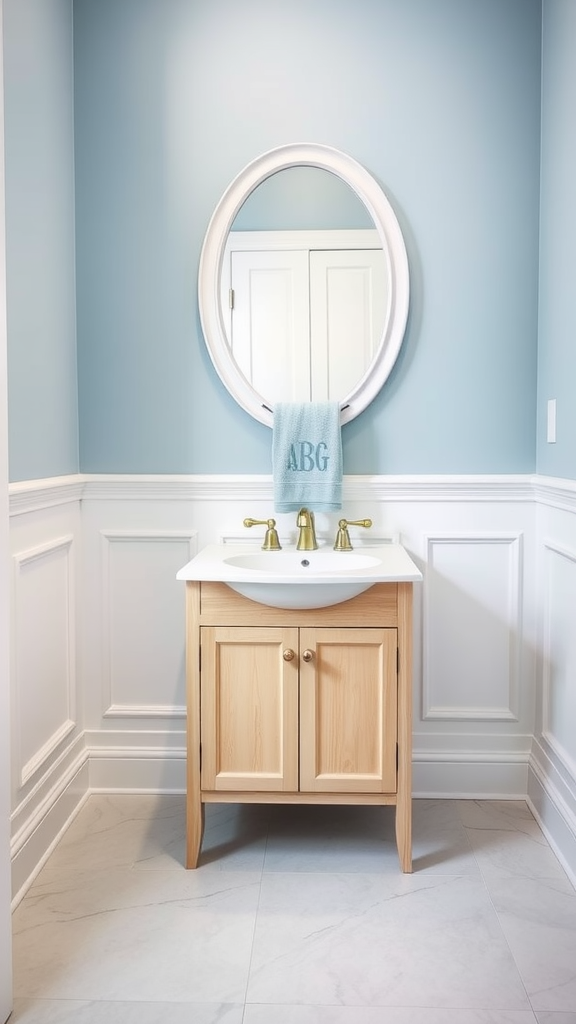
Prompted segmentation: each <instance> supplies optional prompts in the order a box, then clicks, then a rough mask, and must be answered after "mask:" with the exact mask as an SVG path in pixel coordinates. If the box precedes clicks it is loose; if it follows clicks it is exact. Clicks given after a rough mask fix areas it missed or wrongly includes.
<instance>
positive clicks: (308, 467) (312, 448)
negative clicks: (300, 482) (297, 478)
mask: <svg viewBox="0 0 576 1024" xmlns="http://www.w3.org/2000/svg"><path fill="white" fill-rule="evenodd" d="M329 458H330V456H329V455H328V445H327V444H326V443H325V441H319V442H318V444H317V445H313V444H312V442H311V441H297V442H296V444H294V443H293V444H291V445H290V450H289V452H288V464H287V466H286V468H287V470H288V471H289V472H293V473H310V472H311V471H312V470H313V469H317V470H319V471H320V473H324V472H325V471H326V467H327V466H328V461H329Z"/></svg>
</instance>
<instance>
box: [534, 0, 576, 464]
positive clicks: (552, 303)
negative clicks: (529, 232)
mask: <svg viewBox="0 0 576 1024" xmlns="http://www.w3.org/2000/svg"><path fill="white" fill-rule="evenodd" d="M542 54H543V61H542V64H543V69H542V199H541V250H540V251H541V277H540V325H539V336H540V341H539V368H538V471H539V472H540V473H544V474H547V475H549V476H558V477H568V478H570V479H575V478H576V303H575V300H574V296H575V290H576V273H575V268H576V260H575V258H574V239H575V238H576V187H575V182H576V4H575V3H574V0H545V3H544V19H543V47H542ZM549 398H555V399H556V409H557V433H556V437H557V440H556V443H555V444H548V443H547V440H546V408H547V402H548V399H549Z"/></svg>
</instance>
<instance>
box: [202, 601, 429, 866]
mask: <svg viewBox="0 0 576 1024" xmlns="http://www.w3.org/2000/svg"><path fill="white" fill-rule="evenodd" d="M186 595H187V597H186V600H187V678H188V764H187V768H188V778H187V819H188V823H187V860H186V863H187V866H188V867H191V868H193V867H195V866H196V864H197V862H198V856H199V852H200V845H201V841H202V825H203V813H202V812H203V805H204V804H205V803H206V802H213V801H221V802H241V801H242V802H274V803H343V804H346V803H348V804H354V803H365V804H366V803H367V804H375V805H377V804H393V805H395V807H396V838H397V845H398V853H399V857H400V863H401V867H402V870H403V871H411V870H412V865H411V643H412V640H411V623H412V584H411V583H385V584H377V585H375V586H374V587H372V588H371V589H370V590H368V591H366V592H365V593H364V594H361V595H360V596H359V597H356V598H354V599H352V600H351V601H346V602H344V603H343V604H340V605H334V606H332V607H330V608H321V609H311V610H307V611H293V610H283V609H277V608H268V607H266V606H263V605H258V604H256V603H254V602H253V601H249V600H248V599H247V598H244V597H241V596H240V595H239V594H236V593H235V592H234V591H232V590H230V589H229V588H228V587H226V585H225V584H221V583H206V582H196V581H190V582H188V583H187V584H186Z"/></svg>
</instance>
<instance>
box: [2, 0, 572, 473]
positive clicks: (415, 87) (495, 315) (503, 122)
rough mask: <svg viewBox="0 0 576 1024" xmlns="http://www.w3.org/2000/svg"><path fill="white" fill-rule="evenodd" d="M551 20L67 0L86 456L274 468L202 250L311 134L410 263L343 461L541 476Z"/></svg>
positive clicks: (417, 6) (365, 5)
mask: <svg viewBox="0 0 576 1024" xmlns="http://www.w3.org/2000/svg"><path fill="white" fill-rule="evenodd" d="M12 2H14V0H12ZM570 2H571V0H568V4H569V3H570ZM540 25H541V5H540V2H539V0H276V2H271V0H242V2H240V0H75V2H74V45H75V140H76V189H77V280H78V290H77V297H78V360H79V395H80V465H81V469H82V470H83V471H86V472H182V473H187V472H197V473H210V472H214V473H228V472H232V473H238V472H256V473H268V472H269V471H270V440H271V437H270V431H269V430H268V429H267V428H266V427H263V426H262V425H260V424H256V423H254V422H253V421H252V420H251V419H250V418H249V417H248V416H247V415H246V414H245V413H244V412H242V411H241V410H240V409H239V408H237V407H236V405H235V404H234V402H233V401H232V400H231V399H230V398H229V396H228V395H227V393H226V391H225V390H224V388H223V386H222V385H221V383H220V381H219V380H218V378H217V377H216V375H215V372H214V371H213V369H212V365H211V363H210V362H209V359H208V356H207V354H206V352H205V349H204V345H203V342H202V338H201V332H200V325H199V320H198V313H197V295H196V275H197V269H198V258H199V252H200V246H201V241H202V237H203V234H204V231H205V229H206V226H207V223H208V220H209V217H210V214H211V211H212V209H213V207H214V205H215V203H216V202H217V200H218V199H219V197H220V195H221V193H222V191H223V189H224V188H225V186H226V185H227V184H228V182H229V181H230V179H231V178H232V177H233V176H234V175H235V174H237V172H238V171H239V170H240V169H241V168H242V167H243V166H244V165H245V164H246V163H248V162H249V161H250V160H252V159H253V158H254V157H255V156H257V155H258V154H259V153H261V152H263V151H265V150H267V149H270V148H272V147H274V146H277V145H280V144H282V143H285V142H291V141H292V142H295V141H315V142H322V143H325V144H328V145H332V146H335V147H337V148H339V149H342V150H346V151H348V152H349V153H351V154H352V155H353V156H354V157H355V158H356V159H358V160H359V161H360V162H361V163H363V164H364V165H365V166H366V167H367V168H368V169H369V170H370V171H371V172H372V173H373V174H374V175H375V176H376V177H377V178H378V179H379V180H380V181H381V183H382V184H383V186H384V187H385V190H386V191H387V194H388V196H389V198H390V200H391V202H392V204H393V206H394V209H395V211H396V214H397V216H398V218H399V220H400V223H401V225H402V227H403V230H404V232H405V237H406V241H407V247H408V253H409V260H410V266H411V275H412V302H411V314H410V321H409V326H408V331H407V336H406V341H405V345H404V347H403V350H402V353H401V357H400V359H399V362H398V364H397V367H396V369H395V371H394V373H393V375H392V377H391V379H390V380H389V382H388V383H387V385H386V386H385V388H384V389H383V391H382V393H381V394H380V396H379V397H378V398H377V399H376V400H375V402H374V403H373V405H372V406H371V407H370V409H369V410H368V411H367V412H366V413H364V414H363V415H362V416H361V417H359V419H358V420H356V421H354V422H353V423H351V424H349V425H348V426H346V427H345V428H344V465H345V471H346V472H347V473H434V472H444V473H499V472H528V471H531V470H533V469H534V466H535V450H536V444H535V425H536V363H537V350H536V331H537V260H538V197H539V128H540V121H539V119H540V43H541V40H540Z"/></svg>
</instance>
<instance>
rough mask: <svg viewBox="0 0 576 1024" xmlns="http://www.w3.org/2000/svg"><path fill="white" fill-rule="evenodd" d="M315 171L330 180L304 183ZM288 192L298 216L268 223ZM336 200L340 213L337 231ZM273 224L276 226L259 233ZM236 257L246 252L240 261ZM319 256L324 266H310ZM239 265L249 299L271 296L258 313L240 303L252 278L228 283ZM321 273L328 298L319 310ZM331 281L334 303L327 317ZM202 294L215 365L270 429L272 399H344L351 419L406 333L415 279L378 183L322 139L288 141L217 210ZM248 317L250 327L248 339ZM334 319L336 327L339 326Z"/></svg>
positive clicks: (252, 168) (244, 176)
mask: <svg viewBox="0 0 576 1024" xmlns="http://www.w3.org/2000/svg"><path fill="white" fill-rule="evenodd" d="M311 168H313V169H316V171H321V172H325V174H326V173H327V175H328V176H327V177H326V176H325V175H324V176H322V175H320V176H318V175H316V171H315V172H314V175H316V177H315V176H314V175H312V176H311V174H310V173H308V174H307V175H304V174H302V173H299V177H298V174H297V172H302V171H303V170H304V169H311ZM279 172H287V173H285V174H284V173H283V174H280V173H279ZM331 176H332V177H331ZM259 186H262V187H261V188H259ZM343 186H344V191H342V189H343ZM281 196H284V201H283V203H282V209H283V210H284V211H286V210H287V209H291V210H292V211H294V209H296V210H297V211H298V212H297V213H296V214H294V213H292V214H291V217H292V220H291V221H290V222H288V221H287V220H286V212H284V213H282V214H280V213H279V212H278V213H277V215H276V216H275V219H274V221H271V218H270V210H271V209H274V203H276V207H275V208H276V210H277V211H279V210H280V197H281ZM286 196H288V200H286ZM338 196H339V202H337V198H338ZM335 202H337V205H338V208H339V210H340V213H339V218H338V222H337V223H338V226H337V227H336V228H335V227H334V220H333V214H332V212H331V211H333V209H334V205H335ZM306 210H307V211H308V212H306ZM262 211H267V212H265V213H263V212H262ZM328 211H330V212H328ZM258 217H260V220H258ZM270 223H273V224H274V225H275V229H274V230H269V229H266V230H260V228H261V227H262V226H263V225H270ZM287 224H288V228H287V227H286V225H287ZM278 225H280V226H278ZM278 247H280V250H281V259H280V262H278ZM264 249H265V250H266V253H265V254H264V255H265V261H266V262H265V263H264V264H261V265H259V266H258V268H257V272H256V273H255V272H254V266H253V256H254V253H256V252H258V253H259V258H264V256H263V255H262V254H263V250H264ZM270 250H274V251H273V252H271V251H270ZM246 253H248V254H249V258H248V262H247V263H246V259H247V257H246ZM328 253H330V254H331V258H330V260H329V261H328V264H327V260H326V255H327V254H328ZM360 253H363V255H362V259H361V260H360V263H359V262H358V260H359V255H360ZM231 254H237V262H236V264H234V262H233V259H232V255H231ZM238 254H239V255H238ZM287 254H289V259H288V257H287ZM367 254H368V255H369V256H370V260H369V261H368V262H367V260H366V258H365V257H366V255H367ZM312 255H313V256H314V260H313V263H314V267H319V268H320V269H319V270H316V269H312V261H311V257H312ZM296 256H298V260H299V262H297V261H296ZM335 256H336V257H337V258H336V259H335V258H334V257H335ZM270 260H272V261H273V265H272V264H271V263H270ZM295 261H296V262H295ZM374 261H375V262H374ZM233 266H236V267H239V268H240V271H242V268H243V267H244V270H245V267H246V266H247V267H248V271H247V272H245V277H246V273H247V275H248V276H247V278H246V279H249V280H252V281H256V282H257V284H256V286H255V287H252V289H251V295H252V298H251V302H252V304H253V303H254V302H255V301H260V299H262V304H261V305H260V306H258V307H257V308H256V309H255V307H254V305H252V306H248V307H246V303H245V302H244V304H243V300H242V299H241V296H242V295H243V292H242V291H240V292H238V288H237V285H236V281H238V282H241V281H242V280H243V278H242V275H241V273H240V276H238V271H236V272H235V276H234V278H233V281H232V280H231V276H230V275H231V273H232V270H231V268H232V267H233ZM302 267H304V268H306V269H305V273H304V272H302V273H301V268H302ZM279 268H280V269H279ZM342 268H345V269H342ZM271 270H272V273H271ZM318 274H319V275H320V277H319V279H318V280H319V281H320V289H319V291H320V293H321V294H322V301H321V303H320V306H318V304H317V303H316V302H315V303H314V306H313V305H312V298H311V295H312V293H313V292H314V287H315V285H314V281H315V280H316V278H317V276H318ZM343 274H345V276H343ZM315 275H316V277H315ZM327 275H328V276H327ZM329 275H332V277H331V278H330V276H329ZM330 279H333V280H334V282H335V286H334V288H333V289H332V294H333V296H334V298H333V300H332V301H333V302H335V303H336V304H335V306H333V308H330V309H328V310H326V308H325V305H326V300H325V295H326V293H327V291H329V290H330V289H329V286H328V284H327V282H328V281H329V280H330ZM287 280H290V282H291V284H290V289H292V288H293V284H292V282H294V281H298V282H299V283H298V287H297V292H298V296H300V293H301V292H302V295H305V301H301V300H300V298H298V301H296V300H295V298H294V294H293V293H292V291H291V290H290V294H288V292H287V286H286V281H287ZM274 282H275V284H274ZM231 287H233V291H231V290H230V289H231ZM248 290H249V291H250V289H248ZM229 295H234V301H233V302H229V301H228V296H229ZM254 296H256V298H255V297H254ZM258 296H260V299H259V298H258ZM287 296H288V297H287ZM198 298H199V307H200V319H201V322H202V329H203V332H204V337H205V340H206V345H207V347H208V351H209V354H210V357H211V359H212V362H213V364H214V367H215V369H216V371H217V373H218V375H219V377H220V378H221V380H222V382H223V383H224V385H225V386H226V388H227V389H228V391H229V392H230V394H231V395H232V397H233V398H234V399H235V400H236V401H237V402H238V404H239V405H240V406H241V407H242V408H243V409H244V410H245V411H246V412H248V413H250V415H252V416H253V417H255V419H257V420H259V421H260V422H261V423H264V424H266V425H268V426H272V422H273V412H272V410H273V407H274V402H275V401H306V400H307V399H310V398H314V399H315V400H323V399H335V400H338V401H339V403H340V405H341V408H342V414H341V421H342V423H347V422H349V421H350V420H352V419H354V418H355V417H356V416H358V415H359V414H360V413H361V412H363V411H364V409H365V408H366V407H367V406H368V405H369V404H370V402H371V401H372V400H373V399H374V397H375V396H376V395H377V394H378V392H379V391H380V389H381V387H382V385H383V384H384V382H385V381H386V379H387V378H388V376H389V374H390V372H391V370H392V367H393V366H394V363H395V361H396V359H397V356H398V353H399V351H400V347H401V344H402V340H403V337H404V331H405V327H406V319H407V315H408V299H409V275H408V260H407V256H406V249H405V246H404V240H403V238H402V233H401V230H400V226H399V224H398V221H397V219H396V216H395V214H394V212H393V210H392V207H391V206H390V203H389V202H388V199H387V198H386V196H385V195H384V193H383V191H382V189H381V188H380V186H379V185H378V183H377V182H376V181H375V180H374V178H373V177H372V176H371V175H370V174H369V173H368V172H367V171H366V170H365V169H364V168H363V167H362V166H361V165H360V164H358V163H357V162H356V161H355V160H353V159H352V158H351V157H349V156H347V155H346V154H344V153H341V152H340V151H338V150H335V149H332V148H330V147H328V146H321V145H316V144H302V145H287V146H282V147H280V148H278V149H274V150H271V151H270V152H268V153H265V154H263V155H262V156H260V157H258V158H257V159H256V160H254V161H253V162H252V163H250V164H249V165H248V166H247V167H245V168H244V170H243V171H241V172H240V174H239V175H238V176H237V177H236V178H235V179H234V181H233V182H232V183H231V185H230V186H229V187H228V188H227V189H226V191H225V193H224V195H223V196H222V198H221V200H220V202H219V203H218V205H217V207H216V209H215V211H214V214H213V215H212V218H211V220H210V224H209V226H208V230H207V232H206V237H205V239H204V244H203V247H202V253H201V258H200V270H199V281H198ZM368 306H369V308H370V312H369V314H366V313H365V307H368ZM231 307H232V308H233V313H232V312H231ZM357 307H358V309H359V310H360V312H359V313H358V320H357V321H354V320H352V319H351V316H352V311H353V310H356V308H357ZM318 309H319V313H317V312H315V311H314V310H318ZM354 315H356V314H355V313H354ZM233 318H235V323H234V319H233ZM243 321H245V322H246V323H249V324H250V325H251V326H250V331H251V332H252V333H251V335H250V337H249V338H248V340H247V341H246V338H245V336H244V333H243V329H242V323H243ZM328 321H330V323H331V324H333V325H334V326H333V327H331V328H330V329H328ZM360 321H362V322H361V323H360ZM233 323H234V326H233ZM254 324H256V328H255V327H254ZM256 344H260V346H261V347H260V349H259V350H257V349H255V348H254V346H255V345H256Z"/></svg>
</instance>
